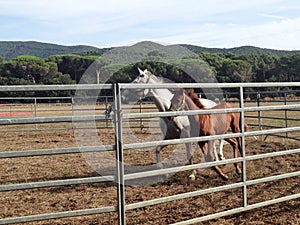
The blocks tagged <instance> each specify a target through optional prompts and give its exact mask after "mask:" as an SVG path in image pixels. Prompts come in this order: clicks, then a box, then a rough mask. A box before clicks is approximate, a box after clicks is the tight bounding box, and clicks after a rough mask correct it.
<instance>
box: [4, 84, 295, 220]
mask: <svg viewBox="0 0 300 225" xmlns="http://www.w3.org/2000/svg"><path fill="white" fill-rule="evenodd" d="M215 85H216V84H159V85H138V84H114V85H79V86H76V85H65V86H47V85H45V86H38V85H36V86H2V87H0V91H14V92H17V91H45V90H78V89H79V90H92V89H99V88H101V89H113V92H114V96H113V98H114V114H113V117H114V126H115V144H114V145H101V146H91V147H88V146H86V147H85V148H84V149H82V148H79V147H78V148H77V147H74V148H59V149H43V150H37V149H32V150H24V151H9V152H0V158H16V157H28V156H43V155H57V154H72V153H82V152H97V151H115V152H116V159H117V160H116V162H117V165H116V175H115V176H114V175H111V176H99V177H86V178H76V179H64V180H52V181H43V182H30V183H19V184H7V185H1V186H0V192H5V191H15V190H25V189H35V188H46V187H55V186H63V185H77V184H88V183H98V182H106V181H115V182H116V186H117V192H118V199H117V202H118V204H117V205H111V206H107V207H101V208H92V209H82V210H74V211H64V212H56V213H47V214H39V215H29V216H20V217H11V218H1V219H0V224H12V223H22V222H31V221H39V220H49V219H59V218H67V217H74V216H86V215H94V214H101V213H108V212H118V224H126V212H127V211H129V210H134V209H139V208H143V207H148V206H153V205H157V204H161V203H166V202H171V201H175V200H181V199H186V198H190V197H195V196H200V195H204V194H209V193H216V192H220V191H226V190H230V189H236V188H240V189H241V190H242V192H243V204H242V206H241V207H238V208H234V209H231V210H226V211H222V212H218V213H214V214H210V215H206V216H202V217H198V218H191V219H190V220H187V221H182V222H178V223H176V224H194V223H197V222H201V221H205V220H209V219H214V218H219V217H222V216H227V215H233V214H235V213H241V212H245V211H248V210H252V209H256V208H259V207H263V206H268V205H271V204H275V203H279V202H283V201H287V200H291V199H296V198H299V197H300V193H296V194H292V195H288V196H284V197H280V198H276V199H272V200H267V201H262V202H259V203H255V204H248V197H247V190H248V187H249V186H251V185H255V184H261V183H265V182H270V181H274V180H280V179H285V178H290V177H298V176H300V171H296V172H291V173H285V174H281V175H274V176H270V177H264V178H260V179H254V180H247V176H246V175H247V170H246V163H247V162H248V161H252V160H259V159H264V158H269V157H276V156H284V155H289V154H299V153H300V148H298V149H290V150H283V151H279V152H270V153H264V154H258V155H251V156H249V155H247V154H246V151H245V138H246V137H250V136H257V135H273V134H278V133H282V132H299V131H300V126H295V127H287V128H273V129H267V130H258V131H251V132H245V131H244V130H243V129H242V132H241V133H234V134H226V135H215V136H206V137H193V138H184V139H175V140H166V141H149V142H143V143H128V144H125V143H124V142H123V136H122V133H123V132H122V128H123V127H122V126H123V120H126V119H141V118H142V119H144V118H153V117H169V116H177V115H193V114H207V113H225V112H239V113H240V114H241V118H242V119H241V123H242V127H244V126H243V125H244V123H245V121H244V118H245V113H246V112H263V111H268V110H294V109H299V108H300V104H299V103H297V104H289V105H273V106H255V107H245V106H244V88H245V87H285V86H289V87H300V83H299V82H298V83H255V84H253V83H242V84H218V87H219V88H231V87H232V88H234V87H237V88H239V91H240V92H239V94H240V99H239V102H240V107H237V108H232V109H226V110H223V109H219V110H206V111H205V112H203V111H201V110H196V111H180V112H156V113H153V112H151V113H127V114H124V113H122V103H121V98H120V93H121V90H122V89H134V88H149V87H150V88H174V86H177V87H178V88H186V87H191V88H199V87H205V88H214V87H215ZM74 119H75V120H76V121H90V120H95V119H96V120H97V119H103V116H95V117H93V118H91V117H90V116H80V117H79V116H76V118H74V117H73V116H52V117H34V118H15V119H0V124H1V125H9V124H28V123H29V124H30V123H57V122H72V121H74ZM229 137H241V138H242V147H243V155H242V156H241V157H239V158H234V159H227V160H224V161H218V162H207V163H199V164H194V165H187V166H180V167H175V168H166V169H159V170H154V171H147V172H139V173H131V174H125V173H124V156H123V153H124V151H126V150H128V149H136V148H145V147H156V146H157V145H165V144H178V143H188V142H198V141H207V140H216V139H220V138H229ZM235 162H240V163H242V168H243V173H242V181H241V182H238V183H233V184H228V185H223V186H218V187H213V188H209V189H203V190H198V191H194V192H188V193H182V194H178V195H173V196H167V197H162V198H156V199H153V200H148V201H141V202H137V203H133V204H126V201H125V196H126V192H125V184H126V181H129V180H133V179H139V178H145V177H151V176H156V175H164V174H169V173H174V172H177V171H186V170H192V169H199V168H208V167H212V166H217V165H225V164H230V163H235Z"/></svg>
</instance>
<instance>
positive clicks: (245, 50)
mask: <svg viewBox="0 0 300 225" xmlns="http://www.w3.org/2000/svg"><path fill="white" fill-rule="evenodd" d="M181 46H183V47H186V48H187V49H189V50H190V51H192V52H195V53H197V54H198V53H200V52H209V53H223V54H227V53H233V54H236V55H272V56H279V57H282V56H284V55H288V54H295V53H300V51H299V50H298V51H287V50H275V49H267V48H258V47H254V46H241V47H236V48H205V47H200V46H196V45H186V44H182V45H181Z"/></svg>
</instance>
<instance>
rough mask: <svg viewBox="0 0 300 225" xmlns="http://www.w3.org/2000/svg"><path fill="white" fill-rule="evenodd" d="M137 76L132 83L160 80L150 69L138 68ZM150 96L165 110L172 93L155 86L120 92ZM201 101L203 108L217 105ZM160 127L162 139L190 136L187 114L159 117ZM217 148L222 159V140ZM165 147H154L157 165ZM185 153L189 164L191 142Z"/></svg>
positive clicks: (216, 154)
mask: <svg viewBox="0 0 300 225" xmlns="http://www.w3.org/2000/svg"><path fill="white" fill-rule="evenodd" d="M138 70H139V73H140V74H139V75H138V77H137V78H136V79H135V80H134V81H133V82H132V83H138V84H158V83H161V80H160V79H159V78H157V77H156V76H155V75H153V74H152V73H151V72H150V71H147V69H146V70H144V71H142V70H141V69H140V68H138ZM145 97H150V98H152V100H153V101H154V104H155V105H156V107H157V109H158V110H159V111H160V112H166V111H168V110H169V109H170V106H171V99H172V98H173V94H172V93H171V92H170V91H169V90H168V89H156V88H141V89H127V90H125V91H124V92H123V93H122V100H123V101H125V100H128V99H133V98H134V99H135V100H137V99H140V98H145ZM200 101H201V103H202V104H203V105H204V106H205V108H211V107H213V106H215V105H217V104H216V103H215V102H214V101H211V100H209V99H203V98H200ZM159 124H160V128H161V131H162V133H163V140H168V139H176V138H180V137H183V138H188V137H190V136H191V135H190V122H189V119H188V117H187V116H176V117H174V118H173V119H169V118H167V117H161V118H160V123H159ZM219 142H220V144H219V149H218V151H217V149H216V146H214V154H215V158H216V159H221V160H222V159H224V156H223V143H224V141H223V140H220V141H219ZM164 147H166V145H165V146H157V147H156V161H157V166H158V167H159V168H162V164H161V160H160V151H161V150H162V149H163V148H164ZM186 153H187V159H188V160H189V163H190V165H192V164H193V155H192V149H191V143H187V144H186ZM195 174H196V171H193V172H192V174H191V175H190V178H191V179H195Z"/></svg>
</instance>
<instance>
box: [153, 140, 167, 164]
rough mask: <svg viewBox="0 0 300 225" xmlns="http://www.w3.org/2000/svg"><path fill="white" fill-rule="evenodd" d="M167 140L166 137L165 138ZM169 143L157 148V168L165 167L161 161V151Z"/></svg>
mask: <svg viewBox="0 0 300 225" xmlns="http://www.w3.org/2000/svg"><path fill="white" fill-rule="evenodd" d="M164 140H166V139H164ZM166 146H167V145H162V146H157V147H156V149H155V154H156V165H157V168H159V169H162V168H163V165H162V163H161V160H160V151H161V150H162V149H163V148H164V147H166Z"/></svg>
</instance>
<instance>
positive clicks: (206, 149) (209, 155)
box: [198, 141, 228, 180]
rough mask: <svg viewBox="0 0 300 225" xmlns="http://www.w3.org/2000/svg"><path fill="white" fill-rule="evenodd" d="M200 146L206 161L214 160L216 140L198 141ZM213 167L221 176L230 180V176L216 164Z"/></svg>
mask: <svg viewBox="0 0 300 225" xmlns="http://www.w3.org/2000/svg"><path fill="white" fill-rule="evenodd" d="M198 145H199V147H200V148H201V150H202V152H203V154H204V158H205V161H206V162H212V161H213V160H214V157H213V149H212V148H213V145H214V141H206V142H198ZM213 169H214V170H215V171H216V172H217V174H219V175H220V176H221V178H222V179H223V180H228V176H227V175H226V174H225V173H224V172H223V171H222V170H221V169H220V167H218V166H214V167H213Z"/></svg>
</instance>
